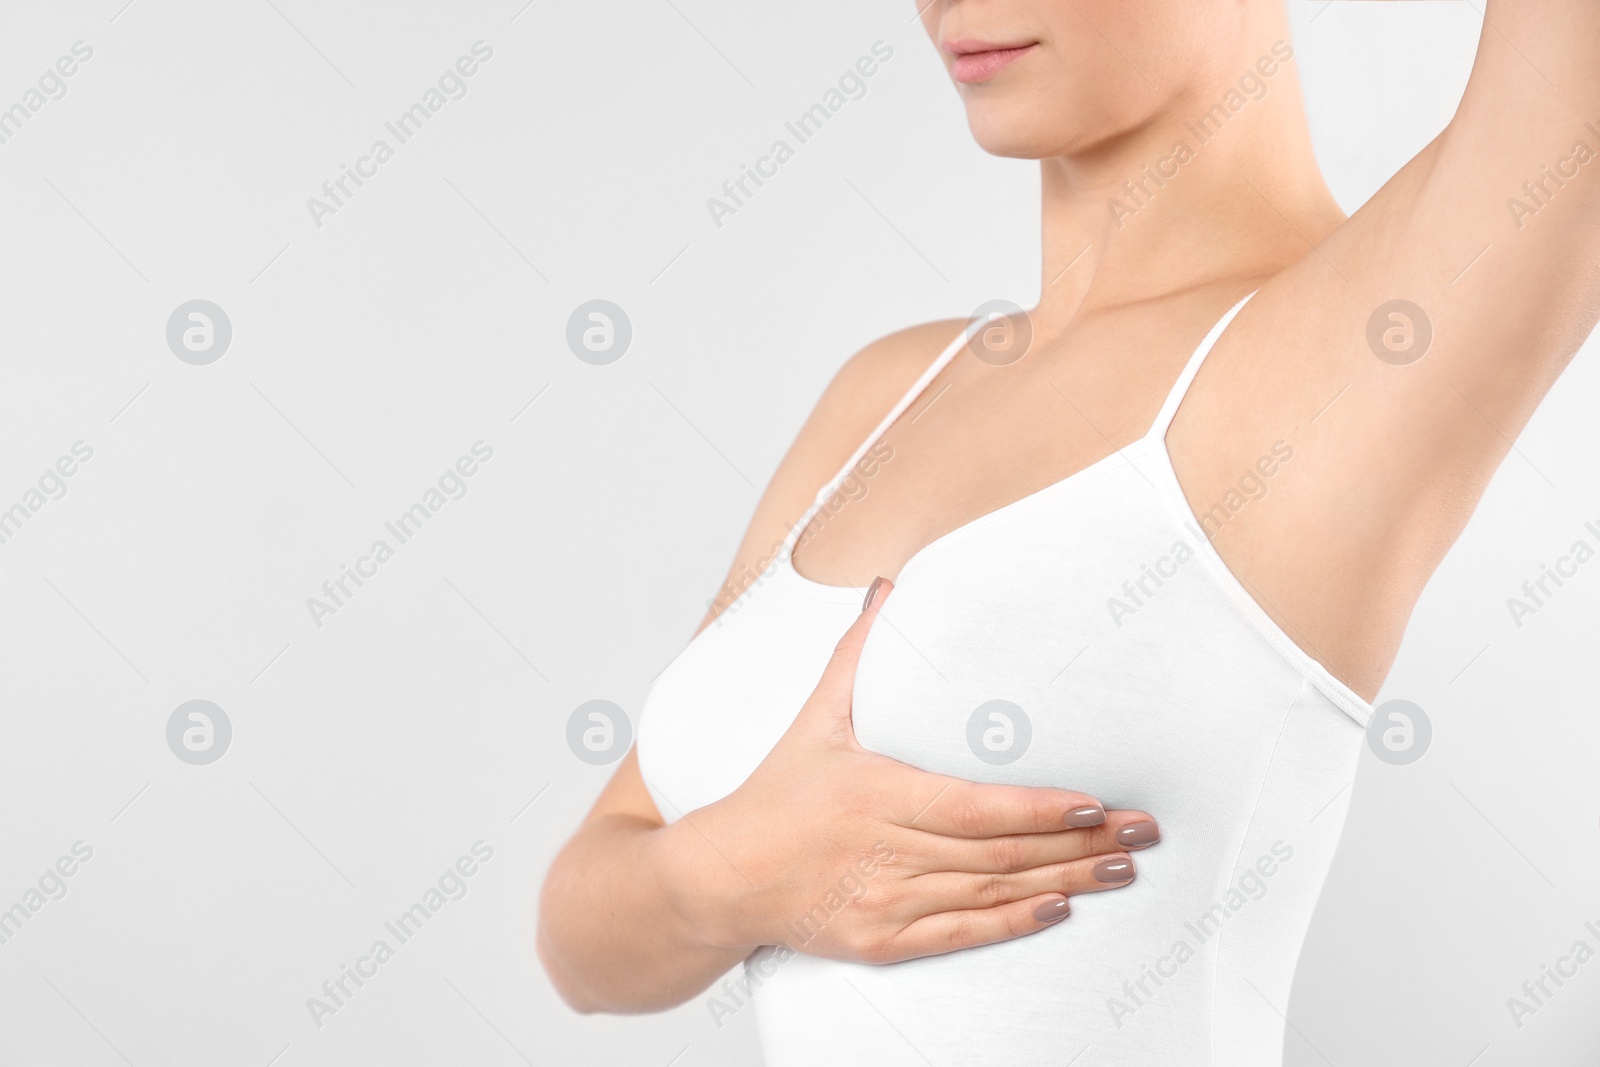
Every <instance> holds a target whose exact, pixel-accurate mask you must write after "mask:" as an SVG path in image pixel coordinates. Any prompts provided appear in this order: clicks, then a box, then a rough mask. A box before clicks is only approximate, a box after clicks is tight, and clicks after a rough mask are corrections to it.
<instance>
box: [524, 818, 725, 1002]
mask: <svg viewBox="0 0 1600 1067" xmlns="http://www.w3.org/2000/svg"><path fill="white" fill-rule="evenodd" d="M681 827H682V823H677V824H673V825H672V826H659V825H656V824H654V823H651V822H649V821H647V820H644V819H639V818H635V817H632V816H628V815H606V816H602V817H599V818H595V819H592V820H590V821H589V822H588V823H586V824H585V825H584V827H583V828H582V830H580V831H579V832H578V834H577V835H576V836H575V837H573V839H572V841H571V842H569V843H568V844H567V847H566V848H564V849H563V850H562V851H561V853H560V855H559V856H557V857H556V861H555V863H554V864H553V865H552V867H551V869H550V875H549V877H548V879H547V880H546V881H545V887H544V894H543V897H542V898H541V900H540V907H539V910H540V916H539V956H540V959H541V960H543V962H544V965H545V968H546V970H548V972H549V973H550V976H551V978H552V980H553V981H554V983H555V986H556V990H557V992H559V993H560V994H561V997H562V999H563V1000H565V1001H566V1002H567V1003H568V1004H569V1005H570V1006H571V1007H572V1008H574V1009H575V1010H577V1011H581V1012H596V1011H605V1012H615V1013H631V1012H647V1011H661V1010H663V1009H666V1008H671V1007H675V1006H676V1005H679V1004H682V1003H683V1002H684V1001H686V1000H688V999H689V998H690V997H692V996H694V995H695V994H696V993H699V992H701V991H702V990H704V989H706V988H707V987H709V986H710V985H711V984H712V983H713V982H715V981H716V980H717V978H718V977H720V976H721V975H722V974H724V973H725V972H727V971H728V970H729V969H730V968H731V967H733V966H735V965H736V964H738V963H739V961H740V960H742V959H743V958H744V957H745V956H747V955H748V954H749V953H750V951H751V950H753V949H754V947H755V946H753V945H752V946H748V947H727V946H717V945H713V944H711V943H710V942H709V940H708V939H707V938H706V936H705V934H704V933H703V931H702V929H701V927H700V926H699V925H698V923H697V920H696V918H695V917H694V915H692V914H690V912H691V910H693V903H692V902H693V901H695V900H696V899H698V898H700V897H702V896H703V895H704V894H705V893H706V889H705V887H704V885H703V884H698V883H700V881H701V880H699V879H696V878H694V877H693V875H692V873H691V872H690V871H689V870H688V869H687V868H686V866H685V857H686V851H688V852H691V853H692V852H694V851H697V850H685V849H682V848H677V847H675V846H676V840H675V839H676V838H678V837H679V836H680V835H681V834H682V829H681Z"/></svg>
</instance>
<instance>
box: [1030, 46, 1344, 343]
mask: <svg viewBox="0 0 1600 1067" xmlns="http://www.w3.org/2000/svg"><path fill="white" fill-rule="evenodd" d="M1252 39H1253V40H1260V39H1262V35H1252ZM1286 39H1287V34H1286V33H1283V34H1281V35H1279V36H1277V37H1269V38H1266V41H1267V44H1266V45H1256V46H1253V47H1251V48H1250V49H1247V50H1245V51H1246V52H1247V54H1246V55H1241V56H1240V57H1238V58H1237V59H1236V60H1235V61H1234V63H1233V64H1232V65H1228V64H1218V66H1217V70H1218V71H1219V73H1218V75H1217V76H1215V77H1212V78H1206V79H1202V82H1203V86H1202V87H1200V88H1196V89H1194V90H1191V91H1189V92H1187V93H1186V94H1185V95H1184V96H1183V97H1182V98H1181V99H1178V100H1175V101H1174V102H1173V104H1172V106H1171V107H1169V108H1166V109H1164V110H1163V113H1162V115H1161V117H1160V118H1159V119H1157V120H1155V121H1153V122H1151V123H1150V124H1148V125H1146V126H1143V127H1141V128H1138V129H1136V130H1133V131H1130V132H1129V133H1127V134H1125V135H1123V136H1120V137H1118V138H1116V139H1115V140H1114V141H1113V142H1110V143H1102V144H1100V145H1097V146H1096V147H1095V148H1094V149H1093V150H1092V151H1088V152H1084V153H1079V154H1073V155H1063V156H1055V157H1052V158H1048V159H1045V160H1043V161H1042V163H1041V167H1042V193H1043V229H1044V234H1043V262H1042V267H1043V277H1042V280H1041V288H1040V298H1039V305H1038V308H1037V310H1036V311H1035V312H1034V320H1035V321H1034V328H1035V331H1036V335H1041V334H1042V335H1044V336H1050V335H1053V334H1058V333H1060V332H1064V331H1065V330H1066V329H1067V328H1068V327H1069V326H1070V325H1071V323H1072V322H1073V321H1074V320H1075V319H1076V318H1077V317H1078V316H1079V315H1081V314H1084V313H1088V312H1093V311H1096V310H1103V309H1109V308H1115V307H1122V306H1126V305H1129V304H1135V303H1139V302H1142V301H1148V300H1152V299H1156V298H1159V297H1161V296H1164V295H1167V294H1171V293H1175V292H1181V291H1184V290H1189V289H1194V288H1197V287H1201V286H1205V285H1208V284H1211V283H1215V282H1219V281H1224V280H1228V279H1248V278H1260V277H1265V276H1269V275H1271V274H1274V273H1276V272H1277V271H1279V270H1281V269H1283V268H1284V267H1286V266H1287V265H1288V264H1290V263H1292V262H1294V261H1295V260H1297V259H1299V258H1301V257H1302V256H1304V255H1306V254H1307V253H1308V252H1309V251H1310V250H1311V248H1312V247H1313V246H1314V245H1315V244H1317V243H1318V242H1319V241H1321V240H1322V238H1323V237H1325V236H1326V235H1327V234H1328V233H1329V232H1330V231H1331V230H1332V229H1333V228H1334V227H1335V226H1337V225H1338V224H1339V223H1340V222H1342V221H1344V217H1345V216H1344V213H1343V212H1342V211H1341V210H1340V208H1339V206H1338V204H1337V203H1336V202H1335V201H1334V199H1333V195H1332V194H1331V193H1330V192H1329V191H1328V188H1327V185H1326V184H1325V183H1324V181H1323V178H1322V173H1321V171H1320V169H1319V168H1318V167H1317V161H1316V157H1315V155H1314V153H1313V151H1312V148H1311V137H1310V131H1309V129H1308V128H1307V125H1306V120H1305V112H1304V108H1303V106H1302V104H1301V97H1300V85H1299V79H1298V77H1297V76H1296V71H1295V64H1294V60H1293V57H1292V53H1291V52H1289V51H1288V49H1287V48H1286V47H1285V45H1284V44H1283V43H1282V42H1283V41H1284V40H1286ZM1274 41H1277V42H1278V44H1277V49H1276V54H1274V50H1273V48H1272V47H1271V46H1272V44H1273V42H1274ZM1284 55H1288V56H1289V57H1290V58H1289V59H1288V61H1287V62H1285V61H1284V60H1283V59H1282V58H1281V57H1282V56H1284ZM1263 57H1265V59H1263ZM1258 63H1259V64H1260V65H1259V66H1258ZM1263 70H1271V71H1272V72H1273V73H1272V74H1271V75H1270V76H1264V75H1263V74H1262V71H1263ZM1250 75H1253V76H1254V78H1253V80H1252V79H1251V78H1250V77H1249V76H1250ZM1241 78H1243V79H1245V89H1244V90H1241V85H1240V82H1241Z"/></svg>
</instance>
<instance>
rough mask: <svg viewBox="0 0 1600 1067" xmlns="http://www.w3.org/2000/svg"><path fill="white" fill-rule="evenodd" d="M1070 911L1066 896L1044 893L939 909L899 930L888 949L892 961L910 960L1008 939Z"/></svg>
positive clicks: (1038, 928) (1055, 921)
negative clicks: (979, 905) (990, 905)
mask: <svg viewBox="0 0 1600 1067" xmlns="http://www.w3.org/2000/svg"><path fill="white" fill-rule="evenodd" d="M1071 910H1072V907H1071V905H1069V904H1068V903H1067V898H1066V897H1064V896H1062V895H1061V894H1059V893H1047V894H1042V895H1040V896H1035V897H1028V898H1027V899H1025V900H1014V901H1012V902H1011V903H1009V904H1001V905H998V906H996V907H993V908H968V909H963V910H961V911H944V912H939V913H938V914H936V915H926V916H924V917H922V918H921V919H918V920H916V921H915V922H913V923H911V924H910V925H909V926H907V927H905V928H904V929H903V930H901V931H900V933H898V934H896V935H895V937H894V938H893V940H892V941H891V942H890V945H889V950H890V954H891V957H892V959H894V960H910V959H916V958H918V957H920V956H935V955H938V954H940V953H944V952H956V951H959V950H960V949H964V948H976V947H977V946H979V945H991V944H994V943H995V942H996V941H1010V940H1011V939H1013V938H1017V937H1023V936H1026V935H1027V934H1034V933H1038V932H1039V931H1040V930H1043V929H1044V928H1045V927H1047V926H1054V925H1055V924H1056V923H1058V922H1060V921H1061V920H1062V919H1065V918H1066V917H1067V915H1068V914H1069V913H1070V912H1071ZM885 962H887V961H885Z"/></svg>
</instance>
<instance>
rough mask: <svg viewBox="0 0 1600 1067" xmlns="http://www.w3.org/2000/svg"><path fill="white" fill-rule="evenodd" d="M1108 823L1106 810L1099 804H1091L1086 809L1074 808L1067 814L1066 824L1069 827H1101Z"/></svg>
mask: <svg viewBox="0 0 1600 1067" xmlns="http://www.w3.org/2000/svg"><path fill="white" fill-rule="evenodd" d="M1105 821H1106V809H1105V808H1102V807H1101V806H1100V805H1098V804H1090V805H1089V806H1088V807H1086V808H1073V809H1072V810H1071V811H1069V812H1067V817H1066V823H1067V825H1068V826H1099V825H1100V824H1101V823H1103V822H1105Z"/></svg>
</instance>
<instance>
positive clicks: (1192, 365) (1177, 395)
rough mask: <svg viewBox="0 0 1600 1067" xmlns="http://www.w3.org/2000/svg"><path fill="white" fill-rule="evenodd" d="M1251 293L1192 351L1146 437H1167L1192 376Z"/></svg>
mask: <svg viewBox="0 0 1600 1067" xmlns="http://www.w3.org/2000/svg"><path fill="white" fill-rule="evenodd" d="M1255 295H1256V294H1255V292H1254V291H1252V292H1251V293H1250V294H1249V296H1246V297H1245V298H1244V299H1243V300H1241V301H1239V302H1238V303H1237V304H1235V305H1233V307H1231V308H1229V309H1228V311H1227V313H1226V314H1224V315H1223V316H1222V318H1220V319H1218V320H1217V324H1216V325H1215V326H1213V327H1211V332H1210V333H1208V334H1206V336H1205V339H1204V340H1203V341H1201V342H1200V347H1198V348H1196V349H1195V350H1194V355H1192V356H1190V357H1189V362H1188V363H1187V364H1185V365H1184V368H1183V373H1182V374H1180V375H1178V380H1177V381H1176V382H1174V383H1172V391H1171V392H1170V393H1168V394H1167V400H1166V403H1164V404H1162V405H1161V413H1160V414H1159V415H1157V416H1156V421H1155V423H1154V424H1153V425H1152V426H1151V427H1150V432H1149V434H1147V435H1146V436H1148V437H1153V438H1155V439H1156V440H1158V441H1159V440H1161V439H1162V438H1164V437H1166V436H1167V427H1168V426H1170V425H1171V424H1172V417H1173V416H1174V415H1176V414H1177V413H1178V406H1179V405H1180V404H1182V403H1183V398H1184V397H1185V396H1186V395H1188V392H1189V386H1190V385H1192V384H1194V376H1195V375H1196V374H1199V373H1200V364H1202V363H1204V362H1205V361H1206V357H1207V356H1208V355H1210V354H1211V349H1212V348H1213V347H1214V346H1215V345H1216V343H1217V338H1219V337H1221V336H1222V331H1223V330H1226V329H1227V328H1228V323H1230V322H1232V321H1233V317H1234V316H1235V315H1237V314H1238V313H1239V309H1240V308H1242V307H1244V306H1245V305H1246V304H1248V303H1249V302H1250V297H1252V296H1255Z"/></svg>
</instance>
